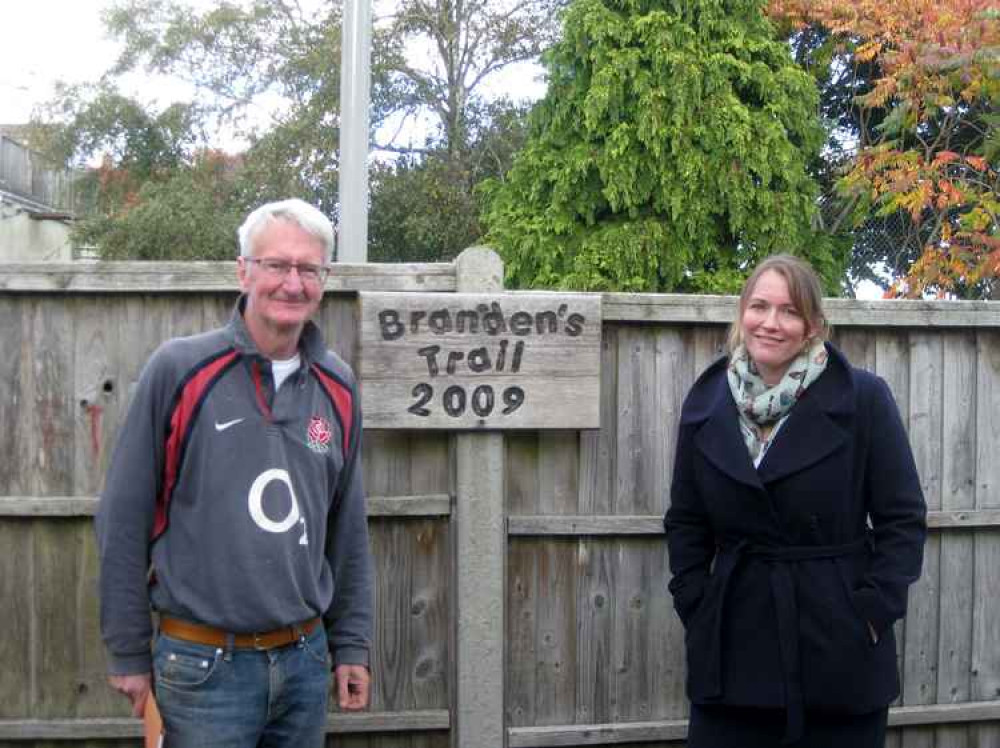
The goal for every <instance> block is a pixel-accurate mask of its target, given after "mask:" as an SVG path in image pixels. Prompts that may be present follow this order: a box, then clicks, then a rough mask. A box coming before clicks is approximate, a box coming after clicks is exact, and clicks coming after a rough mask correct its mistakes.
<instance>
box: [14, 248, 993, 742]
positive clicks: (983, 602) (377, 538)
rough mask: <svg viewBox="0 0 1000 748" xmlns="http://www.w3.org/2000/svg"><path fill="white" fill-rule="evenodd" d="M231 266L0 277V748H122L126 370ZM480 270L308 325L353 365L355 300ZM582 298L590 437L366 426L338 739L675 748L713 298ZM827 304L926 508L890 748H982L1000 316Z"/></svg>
mask: <svg viewBox="0 0 1000 748" xmlns="http://www.w3.org/2000/svg"><path fill="white" fill-rule="evenodd" d="M474 259H475V260H476V261H479V260H483V259H485V260H486V261H487V262H490V261H491V260H490V258H489V256H484V254H483V253H480V254H479V255H477V256H476V257H475V258H474ZM234 272H235V269H234V265H233V264H232V263H205V264H200V263H185V264H168V265H160V264H152V263H150V264H94V265H82V264H76V265H56V266H40V265H0V345H2V348H0V349H2V350H4V351H6V352H7V355H6V356H3V357H0V382H2V383H3V385H2V387H3V389H2V390H0V455H3V459H2V461H0V601H2V605H3V608H4V620H5V623H6V625H5V627H4V636H3V637H0V663H2V664H3V666H4V667H3V668H2V670H0V748H3V747H4V746H8V745H10V746H15V745H16V746H25V745H34V746H43V745H49V744H50V743H53V744H54V742H55V741H59V742H60V743H61V742H62V741H66V740H70V741H73V742H74V743H75V744H77V745H86V746H102V747H106V746H117V745H122V746H124V745H137V737H136V736H137V735H138V734H139V726H138V724H137V723H136V722H135V721H134V720H131V719H129V718H128V717H127V716H126V714H127V709H126V706H125V703H124V700H123V699H121V697H119V696H117V695H116V694H114V693H112V692H110V690H109V689H108V688H107V687H106V686H105V678H104V665H105V663H104V655H103V651H102V647H101V644H100V639H99V635H98V622H97V604H96V600H95V592H96V584H95V575H96V557H95V548H94V542H93V531H92V514H93V511H94V508H95V503H96V499H95V496H96V494H97V493H98V491H99V489H100V485H101V481H102V477H103V473H104V470H105V469H106V466H107V460H108V456H109V455H108V453H109V450H110V448H111V445H112V444H113V439H114V435H115V431H116V428H117V426H118V424H119V423H120V421H121V418H122V415H123V412H124V409H125V407H126V405H127V403H128V399H129V393H130V388H131V387H132V385H133V383H134V382H135V381H136V378H137V376H138V372H139V370H140V368H141V366H142V365H143V363H144V362H145V361H146V359H147V358H148V356H149V354H150V353H151V352H152V350H153V349H154V348H155V347H156V346H157V345H158V344H159V343H160V342H161V341H163V340H165V339H167V338H169V337H172V336H176V335H182V334H188V333H192V332H196V331H200V330H203V329H207V328H209V327H212V326H216V325H218V324H219V323H220V322H222V321H223V320H224V319H225V318H226V317H227V315H228V314H229V312H230V310H231V308H232V304H233V302H234V300H235V298H236V293H235V289H236V286H235V283H234V281H233V278H234ZM496 278H497V272H496V265H495V262H494V265H493V266H492V270H491V271H490V272H485V273H484V272H479V271H477V270H476V269H475V268H472V269H471V270H470V269H469V268H463V265H462V261H460V262H459V263H458V264H456V265H450V264H434V265H384V266H380V265H363V266H362V265H358V266H350V265H345V266H340V267H339V268H338V271H337V273H336V274H335V276H334V277H333V278H332V279H331V283H330V288H329V291H328V296H327V300H326V301H325V302H324V305H323V308H322V310H321V314H320V324H321V325H322V326H323V327H324V328H325V330H326V331H327V335H328V337H329V340H330V341H331V344H332V346H333V347H334V348H335V349H336V350H337V351H338V352H339V353H340V354H341V355H343V356H344V357H345V358H346V359H347V360H349V361H352V362H353V361H356V360H357V355H358V350H357V341H356V336H355V331H356V329H357V305H356V294H357V292H358V291H365V290H398V291H423V292H426V291H437V292H442V293H448V292H454V291H456V290H462V291H473V290H483V291H496V290H497V284H496ZM490 279H492V280H490ZM602 306H603V318H604V327H603V339H602V383H601V422H602V426H601V428H600V429H599V430H593V431H580V432H576V431H567V430H555V431H537V432H534V431H533V432H507V433H505V434H499V433H491V434H482V433H450V432H426V431H406V430H381V431H371V432H369V433H367V434H366V452H365V464H364V467H365V478H366V482H367V489H368V493H369V497H370V498H369V514H370V517H371V519H370V522H371V529H372V542H373V545H374V551H375V557H376V563H377V568H378V577H377V620H376V650H375V662H374V671H375V672H374V694H373V706H372V709H371V710H370V711H369V712H366V713H364V714H359V715H343V714H339V713H331V716H330V726H331V730H332V731H333V732H335V733H337V734H336V735H335V738H336V740H335V742H336V745H337V746H341V747H344V748H361V747H365V748H388V747H389V746H392V747H393V748H396V747H397V746H398V747H400V748H411V747H412V748H444V746H460V747H461V748H501V747H502V746H503V745H504V744H506V745H509V746H511V748H515V747H518V746H520V747H524V748H527V747H529V746H538V747H542V746H593V745H618V746H634V747H638V746H640V745H641V746H644V747H647V748H653V747H663V746H672V747H678V746H681V745H682V744H683V739H684V735H685V730H686V722H685V717H686V711H687V710H686V700H685V696H684V663H683V656H682V653H683V647H682V632H681V626H680V623H679V621H678V620H677V618H676V617H675V615H674V613H673V611H672V608H671V605H670V600H669V596H668V594H667V592H666V583H667V581H668V571H667V561H666V548H665V544H664V542H663V537H662V524H661V518H662V514H663V512H664V510H665V508H666V502H667V501H668V485H669V476H670V473H671V469H672V465H671V462H672V456H673V442H674V436H675V432H676V422H677V417H678V414H679V410H680V405H681V402H682V399H683V396H684V393H685V392H686V390H687V388H688V387H689V386H690V384H691V382H692V381H693V379H694V377H695V375H696V372H698V371H699V370H700V369H702V368H704V366H705V365H707V363H708V362H709V361H711V360H712V359H713V358H714V357H715V356H716V355H717V353H718V351H719V349H720V346H721V343H722V340H723V337H724V332H725V324H726V322H728V320H729V319H730V318H731V316H732V315H733V313H734V301H733V300H732V299H729V298H721V297H689V296H670V295H665V296H664V295H650V296H636V295H625V294H606V295H604V296H603V298H602ZM829 311H830V316H831V317H832V319H833V322H834V323H835V325H836V335H835V340H836V342H837V343H838V344H839V345H840V346H841V347H842V349H843V350H844V351H845V352H846V353H847V355H848V357H849V358H850V359H851V360H852V361H853V362H855V363H856V364H858V365H861V366H865V367H866V368H870V369H872V370H874V371H876V372H878V373H879V374H881V375H882V376H883V377H885V379H886V380H887V381H888V382H889V384H890V386H891V387H892V390H893V392H894V394H895V395H896V398H897V400H898V402H899V405H900V409H901V411H902V413H903V417H904V421H905V422H906V423H907V425H908V428H909V434H910V438H911V440H912V443H913V448H914V453H915V455H916V458H917V462H918V467H919V469H920V474H921V477H922V481H923V485H924V489H925V491H926V496H927V500H928V503H929V505H930V509H931V514H930V520H931V524H932V527H933V529H932V532H931V535H930V541H929V543H928V547H927V550H926V560H925V564H924V574H923V577H922V578H921V580H920V581H919V582H918V583H917V584H916V585H915V587H914V588H913V590H912V592H911V596H910V613H909V615H908V617H907V619H906V621H905V622H902V623H901V624H900V625H899V631H898V634H899V637H898V640H899V662H900V668H901V672H902V681H903V693H902V697H901V699H900V701H899V704H898V705H897V706H896V707H894V708H893V710H892V712H891V717H890V719H891V725H892V729H891V735H890V745H891V746H892V747H893V748H918V747H919V748H934V747H935V746H936V747H938V748H984V747H985V746H1000V602H998V600H1000V596H998V595H997V592H996V591H997V590H998V589H1000V533H998V531H997V530H998V525H1000V417H998V416H1000V413H998V402H1000V310H998V305H997V304H994V303H954V304H945V303H924V302H852V301H831V302H830V304H829ZM331 739H333V738H331Z"/></svg>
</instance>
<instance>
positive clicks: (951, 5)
mask: <svg viewBox="0 0 1000 748" xmlns="http://www.w3.org/2000/svg"><path fill="white" fill-rule="evenodd" d="M769 14H770V15H771V17H772V18H774V19H776V20H779V21H782V22H786V23H787V22H790V23H791V24H792V25H793V26H804V25H806V24H813V25H819V26H822V27H823V28H825V29H827V30H828V31H829V32H831V34H833V35H834V36H835V37H836V38H837V39H839V40H840V41H841V42H842V48H843V49H844V50H845V51H848V52H849V54H850V56H851V58H852V60H853V62H855V63H871V62H874V63H876V64H877V68H878V70H879V71H880V77H878V78H877V79H876V80H875V81H874V85H873V86H872V88H871V90H870V91H869V92H868V93H866V94H865V95H863V96H860V97H858V99H857V103H858V105H859V106H861V107H862V108H869V109H876V108H880V109H886V110H888V111H889V115H888V116H887V118H886V120H885V125H884V127H883V129H882V132H881V135H880V137H879V140H878V142H876V143H874V144H872V145H870V146H866V147H864V148H861V149H860V150H859V152H858V153H857V154H856V156H855V159H854V161H853V164H852V168H851V169H850V171H849V173H848V174H847V175H846V176H845V177H844V178H843V179H842V180H841V181H840V184H839V187H840V189H841V191H842V192H843V193H844V194H845V195H847V196H850V197H852V198H854V199H856V200H857V201H858V215H859V218H860V217H863V216H865V215H871V214H872V213H875V214H877V215H889V214H892V213H896V212H905V213H906V214H907V215H909V217H910V220H912V221H913V222H914V223H915V224H919V225H920V226H921V228H922V229H925V230H924V231H923V234H924V235H925V236H927V237H929V238H928V240H927V242H926V244H925V245H924V248H923V254H922V256H921V257H920V258H919V259H918V260H917V261H916V262H915V263H914V264H913V265H912V266H911V267H910V268H909V270H908V272H907V273H906V275H905V277H903V278H900V279H898V280H897V282H896V283H895V284H894V285H893V287H892V288H891V289H890V295H895V296H911V297H920V296H923V295H937V296H942V297H947V296H949V295H951V294H952V292H953V291H954V290H955V289H957V288H959V287H962V288H965V289H968V288H971V287H972V286H975V285H976V284H978V283H980V281H983V280H985V279H998V280H997V281H994V288H995V289H1000V172H998V163H997V160H998V159H997V157H998V152H1000V134H998V127H1000V113H998V106H997V103H998V102H1000V9H998V7H997V5H996V0H893V2H888V3H887V2H885V0H849V1H848V2H845V1H844V0H771V2H770V5H769ZM970 133H971V135H970Z"/></svg>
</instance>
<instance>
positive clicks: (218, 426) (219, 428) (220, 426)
mask: <svg viewBox="0 0 1000 748" xmlns="http://www.w3.org/2000/svg"><path fill="white" fill-rule="evenodd" d="M245 420H246V418H234V419H233V420H231V421H226V422H225V423H219V422H218V421H216V422H215V430H216V431H225V430H226V429H228V428H229V427H230V426H235V425H236V424H237V423H243V421H245Z"/></svg>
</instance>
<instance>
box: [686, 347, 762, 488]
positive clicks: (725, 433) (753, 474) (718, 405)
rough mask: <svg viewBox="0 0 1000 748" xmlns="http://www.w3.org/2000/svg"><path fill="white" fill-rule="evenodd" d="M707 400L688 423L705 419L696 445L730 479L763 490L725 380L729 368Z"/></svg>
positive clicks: (699, 430)
mask: <svg viewBox="0 0 1000 748" xmlns="http://www.w3.org/2000/svg"><path fill="white" fill-rule="evenodd" d="M706 394H707V397H705V398H704V400H702V402H701V403H700V404H699V405H700V406H701V407H699V408H696V409H694V411H695V412H692V413H690V414H689V418H686V419H685V420H688V421H695V420H704V424H703V425H702V427H701V428H700V429H698V432H697V433H696V434H695V437H694V443H695V446H696V447H697V448H698V449H699V450H701V452H702V454H704V455H705V457H706V459H708V461H709V462H711V463H712V464H713V465H714V466H715V467H716V468H718V469H719V470H721V471H722V472H723V473H725V474H726V475H728V476H729V477H730V478H732V479H734V480H737V481H739V482H740V483H745V484H746V485H748V486H750V487H752V488H756V489H763V485H762V484H761V482H760V478H759V477H757V471H756V469H754V466H753V462H751V460H750V453H749V452H748V451H747V448H746V444H744V443H743V436H742V435H741V434H740V424H739V414H738V413H737V412H736V403H735V402H734V401H733V396H732V395H731V394H730V393H729V384H728V383H727V381H726V377H725V367H724V366H723V367H722V373H721V376H716V377H715V378H714V381H712V387H711V388H710V390H709V392H708V393H706Z"/></svg>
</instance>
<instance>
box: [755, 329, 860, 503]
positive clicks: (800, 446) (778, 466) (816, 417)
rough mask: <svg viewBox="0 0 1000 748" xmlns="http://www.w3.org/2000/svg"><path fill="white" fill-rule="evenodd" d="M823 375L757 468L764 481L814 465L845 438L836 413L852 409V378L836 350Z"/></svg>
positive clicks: (835, 449)
mask: <svg viewBox="0 0 1000 748" xmlns="http://www.w3.org/2000/svg"><path fill="white" fill-rule="evenodd" d="M828 350H831V355H830V361H829V363H828V364H827V369H826V371H825V372H823V375H822V376H821V377H820V378H819V379H817V380H816V381H815V382H814V383H813V384H812V386H811V387H809V389H808V390H806V392H805V393H804V394H803V395H802V398H801V399H800V400H799V401H798V402H797V403H796V404H795V407H794V408H792V412H791V413H790V414H789V416H788V420H787V421H785V423H784V424H783V425H782V427H781V429H780V430H779V431H778V433H777V435H775V437H774V443H773V444H772V445H771V448H770V449H769V450H768V451H767V454H766V455H765V456H764V460H763V461H762V462H761V464H760V468H759V469H758V471H757V472H758V475H759V476H760V480H761V481H762V482H763V483H764V484H768V483H773V482H774V481H776V480H779V479H780V478H784V477H786V476H788V475H791V474H792V473H797V472H799V471H800V470H805V469H806V468H808V467H810V466H812V465H815V464H816V463H817V462H820V461H821V460H823V459H825V458H826V457H827V456H828V455H830V454H831V453H833V452H835V451H837V450H838V449H840V448H841V447H843V446H844V444H845V443H846V442H847V441H848V438H849V433H848V427H847V426H846V425H841V424H842V422H838V420H837V416H840V415H847V414H850V413H852V412H853V411H854V381H853V380H854V377H853V376H852V375H851V373H850V367H849V366H847V365H846V362H845V361H844V360H843V358H842V357H841V356H840V354H839V352H837V351H836V349H832V348H828Z"/></svg>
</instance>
